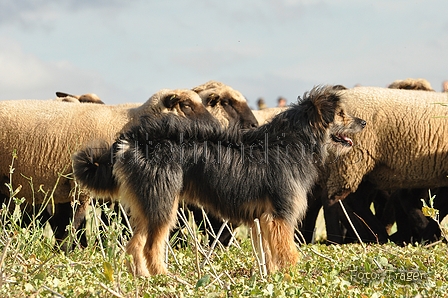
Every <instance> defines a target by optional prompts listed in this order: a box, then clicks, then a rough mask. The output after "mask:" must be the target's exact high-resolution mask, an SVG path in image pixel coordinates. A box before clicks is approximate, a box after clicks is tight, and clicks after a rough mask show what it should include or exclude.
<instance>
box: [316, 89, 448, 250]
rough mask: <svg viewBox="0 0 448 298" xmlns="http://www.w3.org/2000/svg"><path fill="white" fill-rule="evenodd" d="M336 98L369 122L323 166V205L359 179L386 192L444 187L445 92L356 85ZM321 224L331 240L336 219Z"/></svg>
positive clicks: (447, 168)
mask: <svg viewBox="0 0 448 298" xmlns="http://www.w3.org/2000/svg"><path fill="white" fill-rule="evenodd" d="M341 96H342V98H344V100H345V101H346V104H347V108H348V109H349V111H350V112H351V113H353V114H356V115H358V116H360V117H362V118H364V119H365V120H366V121H367V122H368V123H372V125H370V126H367V127H366V129H365V132H364V133H363V134H362V135H356V136H355V137H354V138H353V141H354V142H355V144H357V145H356V146H355V147H354V150H352V151H351V152H350V153H349V154H347V155H345V156H337V157H334V162H332V163H330V164H329V165H328V167H327V174H328V178H327V179H323V180H324V182H323V187H324V188H325V190H326V191H327V192H328V194H327V195H326V198H327V202H326V203H325V202H324V209H325V207H329V206H332V205H333V204H334V202H336V201H338V200H341V199H345V198H346V197H347V195H349V194H350V193H354V192H356V190H357V189H358V187H359V186H360V184H361V182H362V181H363V180H364V181H367V182H369V183H371V184H372V185H373V186H374V187H375V188H377V189H379V190H391V191H392V190H396V189H403V188H435V187H446V186H448V178H447V173H448V162H447V160H448V142H447V141H446V138H447V137H448V127H447V125H446V117H448V108H447V107H445V106H443V105H441V104H440V103H447V101H448V97H447V95H446V94H443V93H438V92H427V91H415V90H395V89H388V88H377V87H357V88H353V89H348V90H343V91H341ZM325 204H327V205H328V206H325ZM327 210H328V208H327ZM326 214H327V213H326ZM326 221H327V218H326ZM326 226H327V234H328V236H329V237H330V238H331V235H332V234H340V232H339V231H338V224H337V223H335V222H327V225H326ZM336 242H338V241H337V240H336Z"/></svg>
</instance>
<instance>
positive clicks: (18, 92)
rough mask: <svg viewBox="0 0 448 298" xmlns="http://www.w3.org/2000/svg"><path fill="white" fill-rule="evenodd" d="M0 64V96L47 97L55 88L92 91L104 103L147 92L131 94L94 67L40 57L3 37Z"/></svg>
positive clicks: (52, 94)
mask: <svg viewBox="0 0 448 298" xmlns="http://www.w3.org/2000/svg"><path fill="white" fill-rule="evenodd" d="M0 65H1V66H2V70H1V71H0V90H2V93H1V98H0V100H4V99H49V98H54V96H55V92H56V91H63V92H68V93H72V94H83V93H96V94H98V95H99V96H100V97H101V98H103V99H104V101H105V102H106V103H118V102H124V101H132V100H129V99H130V98H137V101H144V100H145V99H147V98H148V97H149V95H148V94H143V95H141V96H139V97H134V96H132V95H133V94H135V90H134V91H130V92H127V91H126V90H122V89H120V88H119V87H116V86H114V85H113V84H110V83H107V82H105V81H104V80H103V79H101V76H100V75H99V74H98V73H96V72H95V71H91V70H87V69H80V68H78V67H76V66H74V65H73V64H72V63H70V62H68V61H63V60H61V61H51V62H47V61H43V60H41V59H39V58H38V57H36V56H35V55H33V54H30V53H26V52H24V51H23V49H22V48H21V46H20V45H19V44H18V43H17V42H15V41H14V40H11V39H8V38H4V37H1V38H0ZM123 99H127V100H123ZM134 101H135V100H134Z"/></svg>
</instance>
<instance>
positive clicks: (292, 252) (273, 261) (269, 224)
mask: <svg viewBox="0 0 448 298" xmlns="http://www.w3.org/2000/svg"><path fill="white" fill-rule="evenodd" d="M260 225H261V231H262V234H263V238H266V239H267V242H268V243H269V247H270V255H269V259H268V258H267V269H268V271H269V272H270V273H272V272H274V271H277V270H278V269H283V268H286V267H288V266H292V265H295V264H296V263H297V262H298V260H299V253H298V251H297V248H296V246H295V243H294V226H293V225H291V224H290V223H289V222H288V221H287V220H285V219H282V218H278V217H274V216H272V214H266V213H265V214H263V215H262V216H261V218H260ZM267 257H268V256H267Z"/></svg>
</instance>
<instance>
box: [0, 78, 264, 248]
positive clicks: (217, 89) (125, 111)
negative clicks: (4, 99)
mask: <svg viewBox="0 0 448 298" xmlns="http://www.w3.org/2000/svg"><path fill="white" fill-rule="evenodd" d="M193 90H196V91H197V93H198V94H199V96H200V98H201V101H202V102H203V103H205V104H207V109H208V110H209V111H210V112H211V113H212V114H214V115H215V117H220V118H223V119H221V122H222V123H225V124H227V125H228V124H229V123H237V124H238V125H240V126H241V127H243V128H250V127H255V126H257V121H256V119H255V117H254V116H253V114H252V112H251V111H250V109H249V107H248V105H247V102H246V101H245V99H244V97H243V96H242V95H241V93H239V92H238V91H236V90H233V89H232V88H230V87H229V86H227V85H225V84H223V83H220V82H216V81H210V82H208V83H206V84H203V85H201V86H198V87H196V88H193ZM161 92H162V93H163V90H162V91H161ZM187 93H188V94H189V95H191V96H192V94H191V93H192V92H187ZM57 95H58V96H66V98H74V99H75V100H74V101H72V102H76V100H77V99H78V98H79V101H80V102H89V100H90V101H91V102H94V103H99V101H98V100H95V96H92V95H88V96H87V95H82V96H73V95H68V94H66V93H61V92H57ZM159 97H160V96H158V95H157V94H156V95H154V96H153V97H152V98H151V99H150V100H149V101H148V102H147V103H146V104H144V105H142V104H125V105H118V106H115V107H114V106H110V107H107V108H106V107H104V108H101V111H102V110H105V111H106V112H107V111H109V109H111V110H112V112H109V113H108V115H109V116H108V117H109V118H108V119H107V120H106V121H105V123H109V122H110V124H107V125H106V130H107V127H108V128H109V130H108V134H105V133H104V132H103V131H102V130H103V128H102V126H101V125H100V124H99V123H97V122H95V123H97V124H96V125H93V126H91V127H90V128H89V124H91V123H92V121H94V120H93V119H94V117H95V114H96V113H97V112H98V109H96V108H95V109H93V110H92V111H87V110H89V108H88V107H93V106H92V105H91V104H87V105H86V106H85V107H83V108H82V109H81V110H82V113H88V114H89V115H90V116H91V117H92V119H86V118H88V117H84V116H83V118H82V119H84V120H82V119H80V121H78V120H77V119H74V118H76V117H77V115H76V111H78V110H79V108H78V107H76V108H75V106H76V105H74V106H73V107H71V109H72V112H74V113H75V115H74V116H73V117H72V118H73V119H72V120H67V121H71V122H72V124H73V123H76V124H77V125H72V129H73V130H75V131H78V130H79V129H80V128H79V127H77V126H78V124H82V125H83V127H82V128H81V131H80V132H78V133H79V134H82V131H83V130H82V129H86V130H89V133H85V138H82V137H81V140H80V141H83V142H84V141H87V140H90V139H96V138H101V139H105V140H111V137H114V133H118V132H120V130H121V129H122V128H123V126H125V124H126V123H127V122H128V121H133V120H135V119H138V118H139V117H140V116H141V115H143V114H152V115H157V114H161V113H163V112H168V109H170V112H174V113H177V114H182V113H181V112H180V109H181V105H183V103H179V104H177V105H173V106H166V107H165V111H162V110H163V108H162V109H157V108H154V109H153V110H151V109H150V108H151V105H154V107H157V105H160V104H163V103H164V102H162V101H160V98H159ZM83 98H85V99H84V100H83ZM89 98H90V99H89ZM194 99H195V100H196V102H195V104H198V102H197V96H194ZM211 99H213V100H211ZM63 101H65V100H63ZM47 102H48V101H47ZM20 103H22V104H23V103H24V101H20ZM55 104H56V106H58V105H59V103H55ZM12 105H14V103H12ZM24 106H26V104H25V105H24ZM65 108H66V106H63V107H62V106H61V107H58V108H55V109H65ZM184 108H186V107H184ZM47 109H51V108H50V107H47V105H44V106H43V110H47ZM73 109H74V110H73ZM35 110H37V111H36V113H34V114H35V115H40V114H41V113H42V112H39V111H38V110H39V108H36V109H35ZM223 110H225V111H224V112H223ZM101 113H102V112H101ZM56 114H57V113H56ZM114 115H115V116H114ZM59 116H60V117H59V118H52V117H49V118H50V119H49V120H51V122H54V123H59V119H61V118H65V114H64V113H62V114H60V115H59ZM38 117H39V116H36V117H35V118H38ZM0 118H3V117H1V116H0ZM35 118H33V119H34V120H33V121H34V122H39V120H38V119H35ZM102 120H104V119H100V120H99V121H102ZM67 121H64V122H61V123H67ZM51 122H48V123H47V124H46V125H45V124H42V125H43V126H52V124H51ZM131 124H132V123H130V124H129V125H131ZM84 126H85V127H84ZM45 129H46V130H47V129H48V128H45ZM2 132H4V133H8V127H4V128H3V130H2ZM65 133H67V135H70V133H68V132H65ZM55 134H56V132H55ZM63 135H64V134H62V136H63ZM105 136H107V137H106V138H105ZM21 144H22V143H21ZM22 145H23V144H22ZM30 145H32V144H30ZM74 145H75V144H71V146H74ZM78 145H82V144H78ZM67 146H68V144H67ZM9 149H10V148H9V147H5V148H4V150H3V152H2V153H5V154H7V153H8V150H9ZM29 150H30V151H32V149H31V148H29ZM67 153H68V152H67ZM64 156H65V155H64ZM3 160H5V159H3ZM8 160H9V159H8ZM22 162H23V163H25V164H27V166H28V167H30V168H37V169H41V168H43V167H45V166H44V165H42V164H39V165H35V164H34V163H33V161H32V160H25V161H24V160H22V161H21V163H22ZM56 166H57V162H56V161H55V160H53V161H51V162H50V164H49V165H47V167H48V168H50V169H51V168H53V167H56ZM66 168H67V169H69V168H70V166H68V165H67V164H66ZM21 169H22V168H19V169H16V172H20V171H21ZM44 172H45V171H39V172H36V171H35V172H32V173H30V174H32V175H30V176H33V177H34V178H36V177H41V176H45V173H44ZM6 176H7V175H5V177H4V179H5V182H6V179H7V177H6ZM55 177H56V176H55V175H52V176H51V178H49V179H47V180H46V181H45V182H46V186H47V187H48V184H50V185H53V184H54V183H55V181H56V179H55ZM68 185H70V186H69V187H70V189H71V184H68ZM69 187H67V186H65V187H63V188H62V189H61V187H58V190H59V191H58V193H57V194H58V197H57V201H55V203H57V204H56V205H55V206H54V207H53V209H54V210H52V211H51V212H49V213H50V214H51V215H52V217H51V218H50V219H49V220H50V225H51V226H52V228H53V230H56V232H57V233H59V234H58V235H59V237H58V236H57V237H56V238H57V239H63V238H65V233H64V231H63V230H65V226H66V225H67V224H68V223H69V219H70V218H71V215H70V214H71V212H72V207H71V205H70V203H71V200H70V199H69V198H68V197H69V196H68V194H69V193H70V189H69ZM0 193H2V194H3V195H4V196H5V197H7V195H6V192H3V191H1V190H0ZM21 194H24V192H23V191H22V193H21ZM25 195H26V196H27V197H31V196H30V194H29V193H25ZM55 196H56V194H55ZM62 197H64V198H66V199H62ZM40 201H42V199H41V200H40ZM88 202H89V200H87V197H83V198H82V199H81V202H80V206H79V208H78V210H77V214H75V215H74V224H73V226H74V227H75V229H76V226H80V225H83V224H85V216H84V212H85V210H86V208H87V205H88ZM35 203H36V204H37V203H39V201H36V202H35ZM46 216H47V219H48V216H49V214H47V215H46ZM75 223H76V224H75ZM61 233H62V234H61ZM85 245H86V241H85V240H84V242H83V246H85Z"/></svg>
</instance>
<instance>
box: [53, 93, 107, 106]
mask: <svg viewBox="0 0 448 298" xmlns="http://www.w3.org/2000/svg"><path fill="white" fill-rule="evenodd" d="M56 96H57V97H56V99H55V100H56V101H64V102H76V103H87V102H89V103H97V104H104V102H103V101H102V100H101V99H100V98H99V97H98V95H96V94H94V93H87V94H83V95H72V94H68V93H65V92H56Z"/></svg>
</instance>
